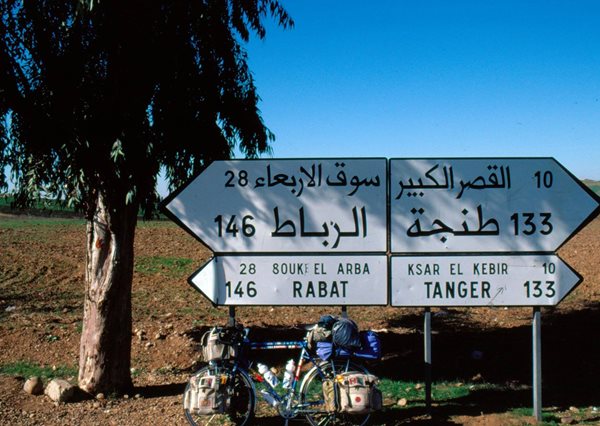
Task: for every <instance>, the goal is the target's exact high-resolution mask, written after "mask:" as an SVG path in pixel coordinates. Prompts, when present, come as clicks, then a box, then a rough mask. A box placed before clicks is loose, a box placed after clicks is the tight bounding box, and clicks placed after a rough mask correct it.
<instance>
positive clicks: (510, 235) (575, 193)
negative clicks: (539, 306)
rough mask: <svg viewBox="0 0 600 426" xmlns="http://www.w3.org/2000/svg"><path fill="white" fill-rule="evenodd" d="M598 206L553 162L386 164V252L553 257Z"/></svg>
mask: <svg viewBox="0 0 600 426" xmlns="http://www.w3.org/2000/svg"><path fill="white" fill-rule="evenodd" d="M598 200H599V199H598V197H597V196H596V195H595V194H594V193H593V192H591V191H590V190H589V189H587V188H586V187H584V186H583V184H581V183H580V182H579V181H578V180H577V179H576V178H575V177H573V176H572V175H571V173H569V172H568V171H567V170H566V169H565V168H564V167H563V166H561V165H560V164H559V163H558V162H557V161H556V160H554V159H553V158H529V159H527V158H520V159H515V158H496V159H490V158H474V159H473V158H469V159H392V160H390V204H391V223H390V230H391V251H392V252H393V253H457V252H553V251H555V250H557V249H558V247H559V246H560V245H562V244H563V243H564V242H565V241H566V240H567V239H568V238H569V237H570V236H571V235H572V234H574V233H575V232H576V230H577V229H578V228H579V227H580V226H583V224H584V223H585V222H586V220H587V219H588V218H591V217H593V216H594V215H595V214H597V212H598V210H599V201H598Z"/></svg>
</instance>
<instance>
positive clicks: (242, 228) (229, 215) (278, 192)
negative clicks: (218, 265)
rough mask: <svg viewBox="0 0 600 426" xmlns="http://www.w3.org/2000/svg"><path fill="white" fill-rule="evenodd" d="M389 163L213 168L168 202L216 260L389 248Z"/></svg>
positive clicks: (240, 163)
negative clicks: (237, 255)
mask: <svg viewBox="0 0 600 426" xmlns="http://www.w3.org/2000/svg"><path fill="white" fill-rule="evenodd" d="M386 199H387V160H386V159H384V158H380V159H302V160H237V161H215V162H213V163H211V164H210V165H209V166H208V167H207V168H206V169H205V170H204V171H203V172H202V173H201V174H200V175H199V176H198V177H196V178H195V179H194V180H193V181H191V182H190V183H189V184H188V185H187V186H186V187H184V188H183V190H181V191H180V192H178V193H176V194H175V195H173V196H171V197H170V198H169V199H167V200H166V203H165V207H166V210H167V211H168V212H169V214H170V215H171V216H172V218H173V219H174V220H175V221H177V222H179V223H180V224H181V225H182V226H183V227H184V228H185V229H187V230H188V231H189V232H190V233H191V234H193V235H194V236H196V238H198V239H199V240H201V241H202V242H203V243H204V244H206V245H207V246H208V247H209V248H210V249H211V250H213V251H214V252H216V253H282V252H288V253H302V252H310V253H347V252H360V253H365V252H379V253H384V252H385V251H386V249H387V238H386V233H387V205H386Z"/></svg>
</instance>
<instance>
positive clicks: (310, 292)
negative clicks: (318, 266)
mask: <svg viewBox="0 0 600 426" xmlns="http://www.w3.org/2000/svg"><path fill="white" fill-rule="evenodd" d="M308 296H311V297H315V286H314V285H313V282H312V281H309V282H308V287H307V288H306V297H308Z"/></svg>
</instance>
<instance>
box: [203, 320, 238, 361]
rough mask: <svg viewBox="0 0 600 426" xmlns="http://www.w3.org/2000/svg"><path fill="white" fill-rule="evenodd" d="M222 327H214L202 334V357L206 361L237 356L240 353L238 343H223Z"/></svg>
mask: <svg viewBox="0 0 600 426" xmlns="http://www.w3.org/2000/svg"><path fill="white" fill-rule="evenodd" d="M222 331H223V330H222V328H221V327H213V328H211V329H210V330H209V331H207V332H206V333H204V334H203V335H202V339H200V344H201V345H202V358H203V359H204V361H206V362H210V361H219V360H222V359H231V358H235V357H236V356H237V355H238V345H235V344H228V343H223V342H222V341H221V339H220V335H221V333H222Z"/></svg>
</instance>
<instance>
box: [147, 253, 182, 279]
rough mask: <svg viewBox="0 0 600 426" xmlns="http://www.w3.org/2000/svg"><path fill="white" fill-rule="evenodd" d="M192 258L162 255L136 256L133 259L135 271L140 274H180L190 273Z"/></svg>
mask: <svg viewBox="0 0 600 426" xmlns="http://www.w3.org/2000/svg"><path fill="white" fill-rule="evenodd" d="M192 262H193V260H192V259H184V258H178V257H162V256H138V257H137V258H136V260H135V271H136V272H139V273H142V274H158V273H162V274H168V275H172V276H175V277H177V276H182V275H184V274H186V273H187V274H189V273H190V265H191V264H192Z"/></svg>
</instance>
